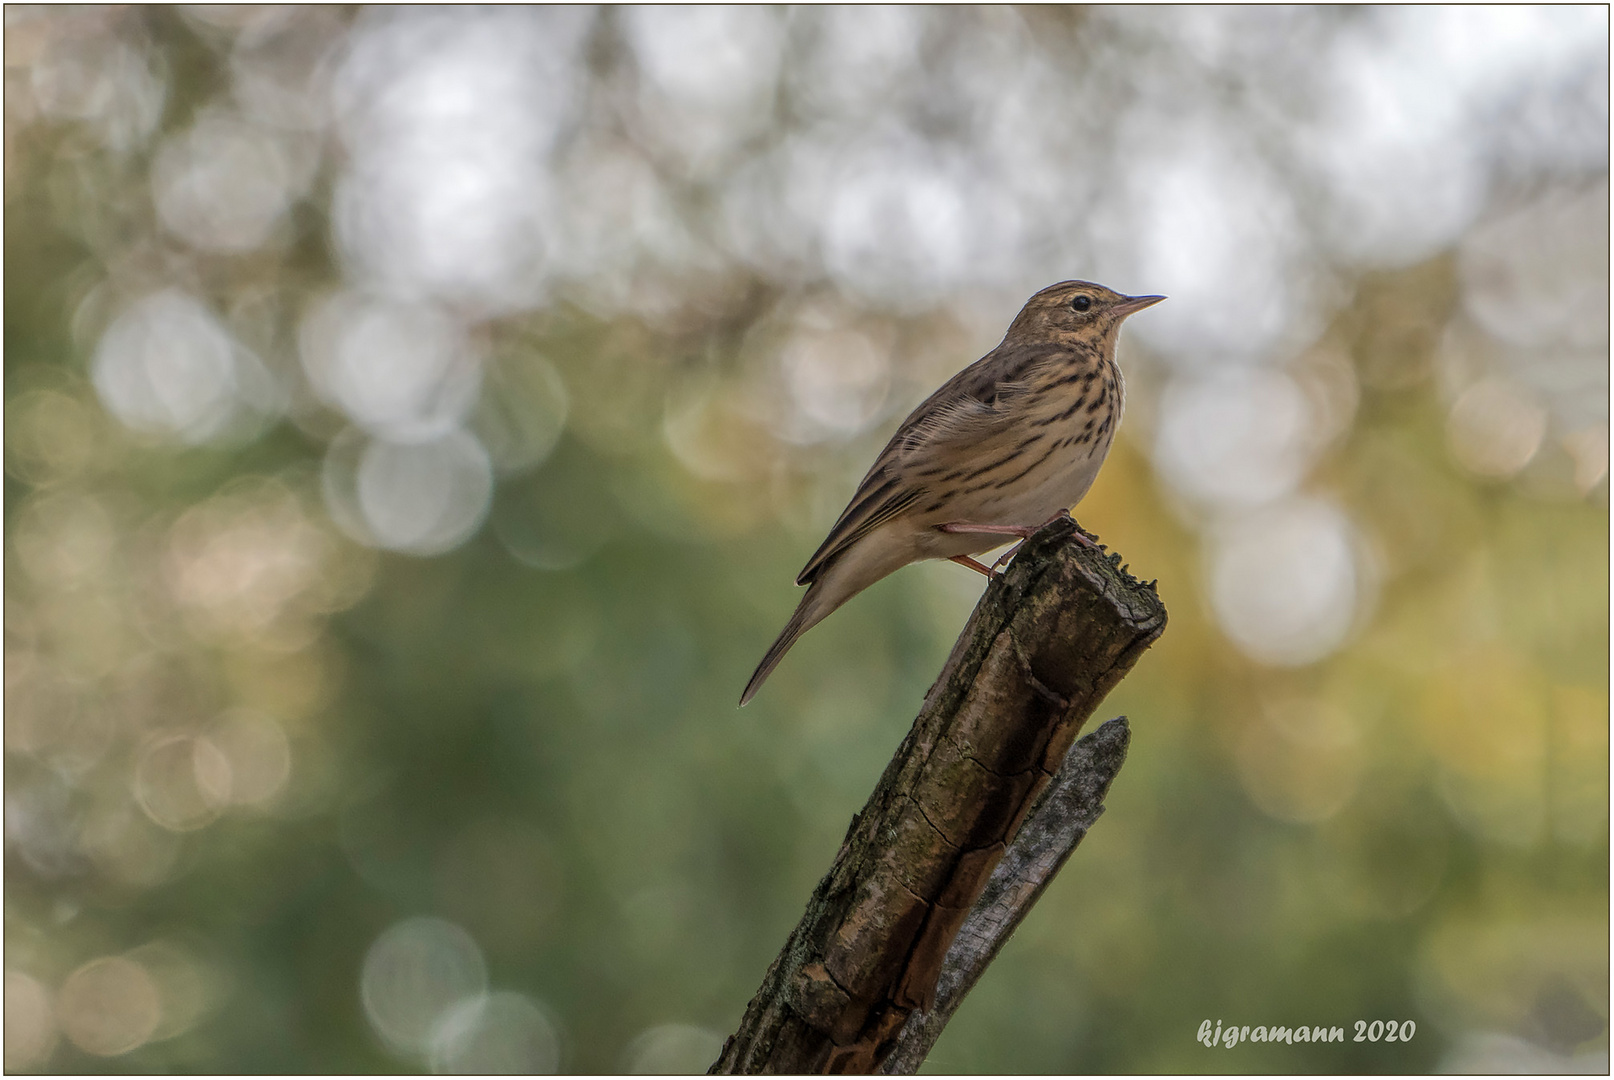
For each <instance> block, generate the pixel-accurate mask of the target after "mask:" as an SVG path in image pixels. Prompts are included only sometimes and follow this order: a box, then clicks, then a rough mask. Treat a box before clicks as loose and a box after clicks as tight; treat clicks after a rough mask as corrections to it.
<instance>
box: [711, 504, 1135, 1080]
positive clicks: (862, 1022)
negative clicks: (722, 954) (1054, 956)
mask: <svg viewBox="0 0 1614 1080" xmlns="http://www.w3.org/2000/svg"><path fill="white" fill-rule="evenodd" d="M1077 531H1078V530H1077V527H1076V524H1075V522H1073V521H1071V520H1070V519H1069V518H1061V519H1060V520H1058V521H1055V522H1054V523H1052V524H1050V525H1049V526H1047V527H1046V528H1044V529H1042V530H1040V531H1039V532H1037V533H1036V535H1034V536H1032V537H1031V539H1029V540H1027V541H1026V543H1025V546H1024V547H1023V548H1022V549H1021V551H1020V553H1019V554H1018V555H1017V556H1016V557H1015V559H1014V561H1013V563H1011V564H1010V566H1009V569H1008V571H1007V572H1006V573H1005V574H1004V575H1003V576H1002V577H1001V578H999V579H998V580H997V581H994V582H993V583H992V584H991V585H989V586H988V587H987V590H986V593H985V595H983V596H982V598H981V602H980V603H979V604H978V605H977V606H976V609H975V613H974V614H973V615H972V616H971V617H970V620H969V623H968V624H967V625H966V626H965V627H964V631H963V633H962V634H961V635H960V636H959V639H958V643H957V644H956V645H955V646H954V647H953V652H952V655H951V656H950V657H949V658H948V660H947V664H946V666H945V667H943V668H942V673H941V676H940V677H939V678H938V679H937V680H936V683H935V685H934V686H932V687H931V689H930V693H929V694H928V695H926V698H925V703H924V706H923V708H921V710H920V713H919V716H918V718H917V719H915V721H914V725H913V728H912V729H911V730H910V731H909V733H908V737H907V738H906V739H904V740H903V743H902V745H901V747H899V748H898V750H897V753H896V756H895V757H893V758H892V760H891V764H890V765H888V766H887V767H886V770H885V774H884V775H883V776H882V777H881V778H880V782H879V784H878V785H877V786H876V787H875V790H874V793H873V794H872V795H871V796H870V797H869V801H868V803H867V804H865V806H864V807H863V810H862V811H861V812H860V813H858V814H857V816H856V817H854V818H853V819H852V825H851V827H850V829H848V831H847V835H846V840H845V842H844V843H842V845H841V850H840V852H839V854H837V855H836V857H835V862H834V864H833V865H832V866H831V867H830V870H829V873H828V874H826V875H825V876H824V879H823V880H822V881H820V882H819V884H818V887H817V888H816V889H815V890H814V891H813V895H812V898H811V899H810V900H809V901H808V904H807V912H806V914H805V915H803V916H802V919H801V922H800V923H799V924H797V926H796V929H795V930H794V931H792V933H791V935H790V937H789V939H787V940H786V942H785V946H784V949H783V950H782V951H781V952H780V954H779V956H778V957H777V958H776V959H775V960H774V962H773V964H772V966H770V967H769V969H768V973H767V975H766V976H765V977H764V978H763V983H762V988H761V989H760V990H759V991H758V992H757V995H756V997H754V998H753V999H752V1001H751V1004H750V1005H749V1006H748V1007H747V1009H746V1012H745V1017H744V1019H743V1020H742V1021H741V1024H740V1029H739V1031H737V1032H736V1033H735V1034H734V1035H733V1036H731V1037H730V1038H729V1040H728V1042H727V1043H726V1044H725V1045H724V1047H723V1053H722V1055H721V1056H720V1057H719V1058H718V1060H717V1063H716V1064H715V1065H713V1067H712V1071H713V1072H720V1073H756V1072H789V1073H868V1072H874V1071H876V1070H878V1069H880V1068H881V1066H882V1065H883V1064H885V1063H886V1061H887V1060H888V1059H889V1058H891V1057H892V1055H893V1052H894V1051H896V1050H897V1049H898V1042H899V1033H901V1037H902V1040H903V1045H904V1046H905V1047H908V1048H909V1049H908V1050H907V1051H905V1054H911V1053H912V1049H911V1048H912V1046H914V1045H916V1044H915V1042H914V1040H916V1039H920V1038H922V1036H923V1035H924V1033H925V1032H927V1031H928V1032H929V1040H930V1041H931V1042H933V1041H934V1039H935V1036H936V1035H937V1034H939V1033H940V1030H941V1028H940V1025H936V1026H935V1027H934V1031H930V1029H929V1026H928V1025H927V1024H923V1023H922V1024H921V1025H920V1027H919V1028H917V1029H915V1030H914V1031H913V1032H909V1031H906V1030H905V1025H907V1023H908V1021H909V1018H910V1016H912V1015H914V1014H916V1013H917V1014H922V1017H921V1019H923V1017H924V1016H927V1015H928V1016H929V1017H931V1018H932V1020H933V1019H934V1017H935V1016H937V1015H939V1013H940V1011H939V1010H937V1008H936V1005H937V1001H938V982H939V981H940V979H941V976H942V970H943V964H944V962H945V961H946V960H947V958H948V954H949V951H950V949H951V948H952V947H953V944H954V941H955V939H956V938H957V937H958V936H959V931H960V928H961V927H962V926H963V925H964V923H965V920H966V918H968V917H969V916H970V914H971V910H972V908H974V907H975V906H976V903H977V900H979V899H980V898H981V895H982V892H983V890H984V889H985V888H986V886H987V883H988V880H989V879H990V878H991V877H992V875H993V872H994V870H995V869H996V868H997V867H998V865H999V863H1000V861H1002V860H1003V859H1004V855H1005V852H1006V851H1007V850H1008V848H1009V845H1010V844H1011V842H1013V841H1015V839H1016V836H1017V833H1019V832H1020V829H1021V823H1022V822H1023V821H1025V820H1026V819H1027V817H1028V815H1030V814H1031V813H1032V812H1033V810H1037V811H1038V812H1039V813H1040V812H1042V811H1043V810H1044V809H1045V808H1046V809H1048V810H1049V812H1054V810H1053V808H1051V806H1050V804H1052V803H1053V802H1054V800H1051V799H1049V800H1045V799H1044V798H1043V796H1044V793H1045V792H1046V791H1048V789H1049V787H1050V784H1051V782H1052V781H1053V779H1054V777H1055V774H1056V773H1059V772H1060V771H1061V769H1062V767H1063V766H1064V765H1066V756H1067V753H1069V752H1070V750H1071V746H1072V744H1073V743H1074V742H1075V740H1076V736H1077V734H1078V732H1079V731H1080V729H1081V726H1082V724H1083V723H1085V722H1086V720H1087V718H1088V717H1089V716H1091V715H1092V713H1093V710H1094V709H1096V708H1097V707H1098V704H1099V702H1101V701H1102V700H1103V699H1104V696H1105V695H1106V694H1108V693H1109V691H1110V689H1111V688H1112V687H1114V686H1115V684H1116V683H1117V682H1119V681H1120V680H1121V678H1122V677H1123V676H1124V675H1125V674H1126V673H1127V672H1128V671H1129V670H1130V669H1131V667H1132V665H1133V664H1134V663H1136V662H1137V659H1138V657H1139V656H1140V655H1142V653H1143V651H1144V650H1145V649H1147V648H1148V647H1149V645H1150V644H1151V643H1153V641H1154V640H1155V638H1157V637H1159V636H1160V633H1161V631H1162V630H1164V629H1165V623H1166V611H1165V608H1164V607H1163V606H1162V605H1161V603H1160V599H1159V597H1158V596H1157V595H1156V593H1155V590H1154V587H1153V585H1152V584H1148V585H1145V584H1142V583H1140V582H1138V581H1136V580H1134V579H1133V578H1132V577H1131V576H1130V575H1128V574H1127V573H1126V572H1125V571H1124V570H1122V569H1120V567H1119V563H1120V557H1119V556H1118V555H1111V556H1106V555H1104V554H1103V553H1102V552H1100V551H1099V550H1097V549H1096V548H1093V547H1090V546H1087V545H1085V544H1082V543H1080V542H1079V540H1078V539H1077V538H1076V533H1077ZM1122 753H1123V754H1124V745H1123V747H1122ZM1107 760H1113V764H1114V767H1116V768H1118V767H1119V758H1116V757H1114V756H1113V755H1111V758H1110V759H1107ZM1110 775H1113V771H1112V772H1111V773H1110ZM1089 786H1091V785H1089ZM1107 786H1108V781H1107V779H1106V780H1105V781H1104V783H1103V785H1102V787H1104V788H1107ZM1098 798H1099V799H1102V791H1099V794H1098ZM1083 831H1085V825H1084V826H1083ZM1077 839H1079V836H1078V837H1077ZM1071 846H1074V841H1072V845H1071ZM1066 853H1068V849H1067V852H1066ZM1062 858H1063V857H1062V856H1060V858H1059V860H1056V865H1054V866H1053V867H1052V868H1051V869H1048V872H1047V873H1046V874H1045V875H1044V877H1043V879H1042V883H1045V882H1046V880H1047V878H1049V877H1051V876H1052V870H1053V869H1057V861H1062ZM1011 861H1012V860H1011ZM1040 889H1041V884H1037V885H1036V886H1035V887H1033V888H1032V889H1031V890H1030V891H1029V892H1027V893H1026V895H1025V896H1024V897H1023V899H1024V900H1025V903H1024V904H1023V906H1022V908H1021V911H1020V914H1023V913H1024V908H1026V907H1029V906H1030V901H1032V900H1034V899H1035V894H1036V893H1037V892H1040ZM1000 891H1001V890H1000ZM1009 891H1010V892H1013V891H1014V890H1013V889H1010V890H1009ZM1017 921H1018V916H1016V917H1015V918H1014V920H1013V922H1017ZM1012 928H1013V926H1012V922H1011V923H1010V924H1008V925H1005V926H1003V927H1002V928H1001V929H1002V934H1001V935H1000V937H999V943H1001V937H1002V936H1007V932H1008V931H1009V930H1011V929H1012ZM990 951H991V952H992V953H994V954H995V951H996V946H995V945H994V946H992V947H991V949H990ZM987 959H988V960H989V959H990V957H989V956H988V957H987ZM980 966H981V967H982V968H984V966H985V963H984V962H982V963H981V965H980ZM976 974H977V975H978V974H979V971H977V972H976ZM970 982H973V979H971V980H970ZM967 989H968V985H967V984H963V985H962V990H967ZM962 990H960V989H958V986H956V985H955V987H954V993H953V994H952V995H951V996H950V998H949V999H948V1000H951V1001H952V1002H953V1003H954V1004H956V1000H957V998H958V997H961V996H962ZM947 1012H948V1014H949V1015H950V1012H951V1009H950V1008H949V1009H948V1010H947ZM942 1023H945V1018H943V1019H942ZM928 1046H929V1044H928V1043H926V1044H925V1049H926V1050H928ZM922 1057H923V1055H922V1053H921V1055H920V1060H922ZM904 1060H905V1061H906V1060H907V1057H906V1056H905V1057H904ZM893 1064H895V1062H893ZM917 1064H918V1062H917V1061H914V1062H913V1066H917ZM910 1067H912V1066H910Z"/></svg>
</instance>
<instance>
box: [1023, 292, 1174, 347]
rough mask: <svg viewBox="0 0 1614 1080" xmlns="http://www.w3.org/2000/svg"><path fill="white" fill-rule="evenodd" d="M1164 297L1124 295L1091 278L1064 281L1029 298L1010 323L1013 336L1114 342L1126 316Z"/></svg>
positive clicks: (1156, 302)
mask: <svg viewBox="0 0 1614 1080" xmlns="http://www.w3.org/2000/svg"><path fill="white" fill-rule="evenodd" d="M1164 299H1165V297H1164V296H1123V295H1121V294H1120V293H1118V292H1116V291H1115V290H1114V289H1106V288H1105V287H1104V286H1102V285H1095V284H1093V283H1092V282H1091V281H1061V282H1060V283H1059V284H1057V285H1050V286H1048V287H1047V288H1046V289H1043V290H1042V291H1041V292H1039V293H1038V294H1037V295H1035V296H1033V297H1032V298H1031V299H1030V300H1027V301H1026V306H1025V307H1023V308H1021V309H1020V314H1019V315H1017V316H1015V319H1014V322H1013V323H1012V324H1010V326H1009V337H1010V338H1011V339H1013V338H1041V339H1044V340H1047V339H1053V340H1066V341H1082V342H1102V341H1104V340H1106V339H1107V340H1109V341H1111V342H1113V341H1114V340H1115V333H1116V331H1117V330H1118V329H1119V328H1120V325H1121V320H1122V319H1125V318H1126V317H1127V316H1128V315H1131V314H1132V313H1133V312H1135V311H1142V310H1143V309H1144V308H1146V307H1148V306H1149V305H1151V304H1158V303H1159V302H1160V301H1162V300H1164Z"/></svg>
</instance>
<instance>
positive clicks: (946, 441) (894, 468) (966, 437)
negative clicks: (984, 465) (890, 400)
mask: <svg viewBox="0 0 1614 1080" xmlns="http://www.w3.org/2000/svg"><path fill="white" fill-rule="evenodd" d="M1037 359H1040V357H1035V356H1033V357H1027V358H1025V361H1024V363H1023V364H1022V363H1017V364H1015V365H1014V367H1013V368H1012V369H1010V371H1011V373H1013V374H1024V373H1025V372H1026V371H1028V370H1029V369H1030V367H1031V366H1032V364H1033V363H1034V362H1035V360H1037ZM994 361H996V362H994ZM1001 373H1005V368H1004V366H1003V363H1002V358H1001V357H999V355H998V353H997V352H996V351H994V352H991V353H988V354H987V355H986V356H984V357H982V358H981V359H980V360H977V361H976V362H975V363H973V364H971V365H970V366H969V367H967V368H965V369H964V370H963V371H960V372H959V373H958V374H957V375H954V376H953V377H952V378H951V379H949V380H948V381H947V382H946V383H944V384H943V385H942V386H941V388H940V389H938V390H937V391H936V392H935V393H934V394H931V395H930V397H928V398H926V399H925V400H924V401H923V402H922V403H921V404H920V405H919V407H918V408H916V409H914V411H913V412H911V413H909V414H908V418H907V419H906V420H904V421H903V422H902V424H901V425H900V426H898V428H897V433H896V434H895V435H893V436H892V437H891V441H890V442H888V443H886V445H885V449H884V450H882V451H880V456H879V457H877V458H876V459H875V461H874V466H873V468H871V469H869V472H868V475H867V476H865V477H864V478H863V482H862V483H861V484H859V485H858V488H857V492H856V494H854V495H853V496H852V501H851V502H849V503H848V504H847V506H846V509H845V510H843V511H841V516H840V518H839V519H838V520H837V521H836V522H835V525H834V526H833V527H832V528H831V529H830V530H829V535H828V536H827V537H825V538H824V542H823V543H822V544H820V545H819V547H818V550H817V551H816V552H814V553H813V557H812V558H811V559H808V560H807V565H806V566H805V567H804V568H803V569H802V571H801V573H800V574H798V575H797V576H796V584H797V585H808V584H811V583H812V582H813V581H814V580H815V579H816V578H817V577H818V573H819V571H820V570H822V569H823V567H824V564H825V563H827V562H829V561H830V560H831V559H833V558H834V557H835V556H837V555H839V554H840V553H841V552H842V551H845V550H846V549H847V548H848V547H850V546H851V545H852V544H854V543H856V542H857V541H858V540H860V539H862V538H863V537H864V536H866V535H868V534H869V533H870V532H871V531H873V530H874V529H876V528H878V527H879V526H880V525H883V524H885V523H886V522H887V521H890V520H891V519H892V518H894V517H896V516H897V515H898V514H900V513H902V512H903V511H904V510H906V509H908V508H909V507H910V506H912V505H913V504H914V503H915V502H916V501H918V500H919V499H920V498H922V497H923V496H924V495H925V494H926V493H927V492H928V491H929V490H930V489H931V488H932V487H934V486H935V485H936V483H937V481H938V480H939V479H940V478H941V477H942V476H944V475H945V474H946V472H947V471H948V470H947V468H945V467H943V468H938V466H941V465H943V464H944V463H945V462H946V461H947V458H948V456H949V452H950V451H951V452H954V453H957V452H962V451H964V450H966V449H967V448H969V447H973V446H977V445H980V444H983V443H986V442H989V441H990V440H992V439H993V437H994V436H997V435H999V434H1002V433H1003V432H1005V431H1007V430H1009V429H1010V428H1011V427H1012V426H1013V424H1014V422H1015V419H1016V418H1017V417H1018V416H1020V415H1022V414H1021V412H1020V411H1019V410H1018V409H1017V408H1016V407H1015V405H1016V403H1017V402H1018V401H1019V400H1020V399H1021V398H1023V397H1024V396H1025V395H1026V394H1027V393H1029V392H1030V390H1031V384H1030V383H1029V382H1027V381H1024V380H1022V379H1020V378H1011V379H1008V380H1000V379H998V378H995V377H994V376H996V375H998V374H1001Z"/></svg>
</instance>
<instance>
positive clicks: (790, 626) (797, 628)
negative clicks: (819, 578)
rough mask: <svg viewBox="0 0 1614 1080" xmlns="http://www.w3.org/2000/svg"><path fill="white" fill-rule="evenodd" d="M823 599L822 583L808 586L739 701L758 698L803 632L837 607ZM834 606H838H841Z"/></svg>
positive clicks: (746, 685) (743, 702)
mask: <svg viewBox="0 0 1614 1080" xmlns="http://www.w3.org/2000/svg"><path fill="white" fill-rule="evenodd" d="M823 600H824V590H823V587H822V585H820V584H817V583H814V584H813V585H812V586H810V587H809V588H808V589H807V594H806V595H805V596H803V597H802V598H801V603H799V604H797V605H796V612H795V614H793V615H791V616H790V621H789V622H787V623H785V628H784V629H783V630H781V631H779V636H778V637H777V638H776V639H774V643H773V644H772V645H770V646H768V652H767V654H766V655H764V656H763V657H762V663H760V664H758V665H757V670H756V673H755V674H753V675H752V676H751V681H750V682H748V683H746V684H745V693H743V694H741V695H740V704H741V705H742V706H743V705H744V704H745V703H746V702H748V701H750V700H751V699H752V698H754V697H756V694H757V691H758V690H760V689H762V684H763V682H764V681H765V680H766V679H767V677H768V676H769V675H771V674H773V669H774V668H776V667H778V666H779V661H781V660H783V659H784V658H785V653H787V652H789V651H790V647H791V646H792V645H794V644H795V643H796V641H797V640H798V639H799V638H800V637H801V635H803V634H805V633H806V632H807V631H808V630H809V629H811V628H812V627H813V626H815V625H816V624H817V623H818V621H819V620H820V619H822V618H823V617H824V616H825V615H828V614H829V613H830V611H833V610H834V607H828V608H826V606H825V605H824V603H823ZM835 606H836V607H838V606H839V605H835Z"/></svg>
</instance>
